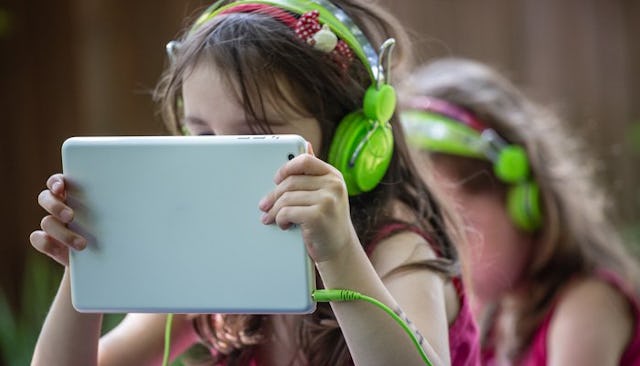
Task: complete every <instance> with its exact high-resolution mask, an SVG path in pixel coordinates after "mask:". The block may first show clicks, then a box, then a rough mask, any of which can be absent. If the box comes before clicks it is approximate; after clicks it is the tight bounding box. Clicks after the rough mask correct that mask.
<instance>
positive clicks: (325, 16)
mask: <svg viewBox="0 0 640 366" xmlns="http://www.w3.org/2000/svg"><path fill="white" fill-rule="evenodd" d="M220 3H221V1H217V2H215V3H214V4H212V5H211V6H209V8H207V10H205V11H204V13H203V14H202V15H200V17H198V19H197V20H196V21H195V23H194V25H193V27H192V31H193V30H195V29H197V28H199V27H200V26H202V25H203V24H204V23H206V22H208V21H210V20H211V19H213V18H214V17H216V16H217V15H220V14H221V13H223V12H225V11H228V10H229V9H231V8H234V7H236V6H241V5H250V4H254V5H260V4H261V5H270V6H274V7H277V8H280V9H283V10H286V11H289V12H292V13H295V14H298V15H302V14H304V13H307V12H310V11H313V10H316V11H318V13H319V14H320V22H321V23H322V24H327V25H328V26H329V28H331V30H332V31H333V32H334V33H335V34H336V35H337V36H338V38H339V39H341V40H343V41H344V42H345V43H346V44H347V45H348V46H349V48H351V50H352V51H353V53H354V54H355V55H356V56H357V57H358V59H360V61H361V62H362V63H363V64H364V65H365V67H366V68H367V71H368V72H369V75H370V76H371V79H372V80H374V81H376V82H377V83H379V82H381V81H383V80H384V78H385V77H386V75H384V69H383V67H382V62H381V61H382V57H381V56H383V55H382V51H385V50H386V49H387V48H388V47H389V46H386V47H381V54H380V55H379V54H378V53H377V52H376V50H375V48H373V46H372V45H371V42H369V40H368V39H367V37H366V36H365V34H364V32H363V31H362V30H361V29H360V28H359V27H358V26H357V25H356V23H355V22H354V21H353V20H352V19H351V18H350V17H349V16H348V15H347V13H346V12H345V11H344V10H342V9H340V8H339V7H338V6H336V5H334V4H332V3H331V2H329V1H328V0H239V1H234V2H232V3H230V4H226V5H223V6H220ZM385 43H386V42H385ZM383 46H384V45H383Z"/></svg>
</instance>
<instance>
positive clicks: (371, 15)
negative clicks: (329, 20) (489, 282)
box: [156, 0, 460, 365]
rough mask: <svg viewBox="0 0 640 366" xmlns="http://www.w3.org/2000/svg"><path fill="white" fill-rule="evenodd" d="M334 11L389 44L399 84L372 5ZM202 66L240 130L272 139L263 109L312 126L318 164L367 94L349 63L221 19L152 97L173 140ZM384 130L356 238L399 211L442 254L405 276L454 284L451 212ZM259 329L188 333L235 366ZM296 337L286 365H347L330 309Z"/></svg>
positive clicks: (286, 36) (277, 29)
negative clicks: (381, 165) (432, 274)
mask: <svg viewBox="0 0 640 366" xmlns="http://www.w3.org/2000/svg"><path fill="white" fill-rule="evenodd" d="M333 3H334V4H335V5H337V6H339V7H341V8H342V9H343V10H344V11H345V12H347V13H348V14H349V15H350V17H352V19H353V20H354V21H355V22H356V23H357V24H358V26H359V27H361V29H362V30H363V31H364V32H365V33H366V35H367V36H368V38H369V40H370V41H371V42H372V44H373V45H380V44H381V43H382V41H383V40H385V39H387V38H389V37H393V38H395V39H396V41H397V46H396V51H395V53H394V56H395V57H394V60H395V61H396V62H395V63H394V64H393V65H391V66H392V69H393V75H394V76H395V77H396V78H397V77H398V76H400V75H401V74H402V72H401V71H402V70H407V69H408V68H407V66H403V65H406V62H405V61H406V60H408V59H410V56H409V55H410V52H409V50H410V48H409V47H408V44H407V37H406V35H405V34H404V33H403V32H402V31H401V30H400V29H401V28H400V27H399V26H398V22H397V21H396V20H395V19H393V18H392V17H391V16H389V15H388V13H386V12H385V11H384V10H383V9H381V8H379V7H378V6H377V5H375V4H372V3H371V2H367V3H366V4H365V3H363V2H360V1H357V0H353V1H342V0H341V1H333ZM201 63H206V64H209V65H213V66H215V67H216V68H217V69H219V70H224V73H223V74H224V75H226V77H227V80H226V82H227V83H228V86H230V87H231V90H234V91H235V92H236V97H237V98H238V100H239V102H240V103H241V105H243V106H244V112H245V114H246V116H247V120H248V121H256V122H253V123H252V125H250V128H251V129H252V131H253V132H254V133H271V132H270V131H271V129H270V127H269V123H268V121H267V120H266V119H265V105H266V104H267V103H273V104H275V105H276V106H283V107H284V106H286V107H287V108H291V109H293V110H295V111H297V112H298V113H300V114H301V115H304V116H309V117H313V118H314V119H315V120H317V121H318V122H319V124H320V128H321V131H322V151H319V152H317V153H318V156H319V157H321V158H322V159H323V160H326V157H327V154H328V147H329V145H330V141H331V140H332V138H333V136H334V133H335V131H336V128H337V124H338V122H339V121H340V120H341V118H342V117H343V116H345V115H347V114H348V113H349V112H352V111H355V110H357V109H359V108H360V106H361V105H362V100H363V96H364V92H365V90H366V88H367V87H368V86H369V85H370V84H371V82H372V81H371V78H370V76H369V74H368V71H367V69H366V68H365V66H364V65H363V64H362V62H360V60H357V59H356V60H354V61H353V62H352V63H351V65H350V66H349V68H348V69H347V70H346V71H345V70H344V69H342V68H340V67H339V66H338V65H337V64H336V63H335V62H333V61H332V59H331V58H329V57H327V56H326V54H323V53H322V52H320V51H317V50H315V49H313V48H312V47H310V46H309V45H307V44H305V43H303V42H301V41H300V40H299V39H298V38H297V37H296V35H295V33H294V32H293V31H292V30H291V29H290V28H288V27H287V26H285V25H284V24H282V23H281V22H279V21H277V20H275V19H273V18H271V17H269V16H266V15H263V14H256V13H243V14H236V13H234V14H226V15H224V16H220V17H216V18H214V19H212V20H211V21H209V22H207V23H205V24H203V25H202V26H200V27H199V28H198V29H197V30H195V31H191V30H190V27H188V28H187V29H186V31H185V32H184V34H183V35H182V36H181V37H180V46H179V48H178V49H177V52H176V54H175V58H174V59H173V62H171V63H170V64H169V65H168V67H167V69H166V71H165V73H164V75H163V77H162V79H161V81H160V83H159V85H158V87H157V89H156V99H157V100H158V101H159V102H160V103H161V107H162V114H163V118H164V120H165V122H166V124H167V127H168V128H169V129H170V130H171V131H172V132H173V133H176V134H178V133H179V131H180V128H181V118H182V109H181V100H182V95H181V89H182V82H183V80H184V79H185V77H186V76H187V75H188V74H189V72H191V71H192V70H193V69H194V68H195V67H196V66H198V65H200V64H201ZM283 83H285V87H284V88H283ZM212 87H216V86H215V85H212ZM214 102H215V101H212V103H214ZM391 124H392V126H393V133H394V138H395V146H394V153H393V157H392V160H391V164H390V167H389V169H388V171H387V173H386V175H385V176H384V178H383V180H382V182H381V183H380V184H379V185H378V186H377V187H376V188H375V189H374V190H372V191H370V192H368V193H364V194H361V195H358V196H355V197H350V199H349V203H350V209H351V219H352V222H353V225H354V227H355V229H356V232H357V234H358V237H359V239H360V241H361V243H363V244H364V245H365V246H366V245H367V244H368V243H369V242H370V241H371V240H372V238H373V237H374V236H375V235H376V234H377V230H378V229H379V228H380V227H381V226H382V225H384V224H385V223H389V222H394V221H398V217H396V215H395V214H394V213H395V212H397V211H396V210H395V209H396V208H397V207H398V206H400V207H402V208H404V212H411V213H412V218H410V219H406V218H402V220H403V221H405V222H408V223H409V224H412V225H417V226H419V227H420V228H421V229H422V230H424V232H426V233H428V234H429V235H430V236H431V237H432V240H431V242H432V243H431V244H432V245H433V246H434V249H435V250H436V251H437V252H439V253H440V254H441V257H439V258H438V259H435V260H431V261H427V262H424V263H412V264H411V266H412V267H411V268H414V267H415V266H419V267H421V268H428V269H430V270H435V271H439V272H442V273H445V274H446V275H454V274H457V271H458V266H457V254H456V251H455V249H454V246H453V245H452V241H453V240H457V239H456V237H457V235H460V234H459V232H457V231H456V230H455V225H454V224H452V223H454V222H455V221H456V220H455V217H454V215H453V214H452V212H453V211H452V210H450V209H448V208H446V207H444V206H442V203H441V202H440V200H439V199H438V196H437V195H436V194H434V193H433V192H431V191H430V190H429V189H428V188H427V186H426V185H425V183H424V181H423V180H421V178H420V177H419V175H418V173H417V171H416V169H415V167H414V165H413V163H412V160H411V159H410V157H409V152H408V149H407V147H406V145H405V140H404V136H403V132H402V129H401V126H400V124H399V123H398V121H397V119H396V117H395V116H394V117H393V118H392V120H391ZM212 265H215V264H212ZM266 319H267V318H266V316H264V315H231V314H224V315H223V314H203V315H200V316H197V317H196V318H195V320H194V326H195V327H196V330H197V332H198V334H200V336H201V338H202V341H203V342H204V343H205V344H206V345H208V346H209V347H210V348H211V349H213V350H215V352H212V354H213V355H214V358H215V359H214V360H213V361H212V362H213V363H216V362H225V363H226V364H229V365H235V364H238V365H240V364H244V363H246V362H247V360H249V359H250V358H251V357H252V356H251V355H252V351H253V350H255V346H256V345H257V344H260V342H262V341H263V340H264V337H265V336H266V335H265V332H264V330H265V327H266V326H267V325H266V324H267V322H266ZM295 336H296V341H297V342H298V345H299V348H300V349H301V352H300V355H299V356H298V358H292V363H293V362H303V363H308V364H312V365H344V364H348V363H349V360H350V356H349V352H348V349H347V347H346V343H345V340H344V338H343V336H342V333H341V331H340V328H339V326H338V323H337V321H336V319H335V316H334V314H333V312H332V310H331V308H330V306H329V305H327V304H318V310H317V311H316V312H315V313H314V314H310V315H307V316H304V318H303V321H302V322H300V326H299V329H298V334H297V335H295ZM294 356H295V355H292V357H294Z"/></svg>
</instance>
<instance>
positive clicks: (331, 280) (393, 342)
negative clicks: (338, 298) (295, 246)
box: [317, 246, 446, 365]
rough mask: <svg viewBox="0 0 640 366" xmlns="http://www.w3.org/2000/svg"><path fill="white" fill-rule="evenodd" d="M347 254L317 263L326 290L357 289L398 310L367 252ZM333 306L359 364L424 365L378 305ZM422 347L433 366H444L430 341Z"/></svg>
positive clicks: (349, 251)
mask: <svg viewBox="0 0 640 366" xmlns="http://www.w3.org/2000/svg"><path fill="white" fill-rule="evenodd" d="M346 251H347V253H345V254H346V255H344V256H341V257H340V258H339V259H337V260H335V261H330V262H329V261H328V262H322V263H318V264H317V267H318V270H319V272H320V275H321V277H322V281H323V283H324V286H325V288H327V289H331V288H336V289H337V288H341V289H349V290H354V291H357V292H360V293H361V294H364V295H367V296H370V297H373V298H375V299H377V300H379V301H381V302H382V303H384V304H386V305H387V306H389V307H391V308H392V309H394V310H395V309H399V306H398V304H397V302H396V301H395V299H394V298H393V297H392V296H391V294H390V293H389V291H388V290H387V288H386V287H385V286H384V284H383V282H382V280H381V279H380V278H379V277H378V275H377V273H376V271H375V269H374V268H373V266H372V265H371V263H370V261H369V260H368V258H367V256H366V254H365V252H364V250H362V248H360V247H356V246H350V249H347V250H346ZM331 307H332V308H333V311H334V313H335V315H336V318H337V319H338V322H339V324H340V328H341V329H342V333H343V334H344V337H345V339H346V341H347V345H348V347H349V351H350V353H351V356H352V358H353V361H354V363H355V364H356V365H424V361H423V360H422V358H421V356H420V354H419V352H418V351H417V349H416V347H415V345H414V344H413V342H412V341H411V339H410V338H409V336H408V335H407V334H406V333H405V331H404V330H403V329H402V328H401V326H400V325H399V324H398V323H396V321H395V320H393V319H392V318H391V317H390V316H389V315H388V314H386V313H385V312H383V311H382V310H381V309H379V308H378V307H376V306H375V305H373V304H371V303H368V302H365V301H357V300H356V301H349V302H331ZM425 311H428V309H425ZM423 348H424V350H425V351H426V354H427V356H428V357H429V359H430V361H431V362H432V363H433V365H442V364H443V362H442V361H441V360H442V359H443V358H442V357H440V356H439V355H438V354H437V352H436V351H435V350H434V349H433V347H432V346H431V345H430V344H429V342H428V340H425V341H424V342H423ZM445 359H446V358H445Z"/></svg>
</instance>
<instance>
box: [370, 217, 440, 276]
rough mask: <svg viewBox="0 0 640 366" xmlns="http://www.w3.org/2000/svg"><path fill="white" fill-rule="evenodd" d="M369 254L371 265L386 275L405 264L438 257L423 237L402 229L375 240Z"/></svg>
mask: <svg viewBox="0 0 640 366" xmlns="http://www.w3.org/2000/svg"><path fill="white" fill-rule="evenodd" d="M372 244H373V245H374V247H373V248H371V251H370V252H369V258H370V260H371V263H372V264H373V265H374V267H376V269H377V270H378V272H380V273H386V272H389V271H392V270H393V269H395V268H397V267H400V266H402V265H404V264H407V263H413V262H419V261H425V260H431V259H435V258H437V257H438V254H437V253H436V251H435V250H434V249H433V248H432V246H431V244H430V243H429V242H428V241H427V238H426V237H425V235H423V234H421V233H420V232H418V231H416V230H410V229H409V228H404V229H401V230H397V231H394V232H393V233H390V235H387V236H385V237H384V238H381V239H380V240H377V241H376V242H375V243H372Z"/></svg>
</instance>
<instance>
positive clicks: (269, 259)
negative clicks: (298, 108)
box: [62, 135, 315, 314]
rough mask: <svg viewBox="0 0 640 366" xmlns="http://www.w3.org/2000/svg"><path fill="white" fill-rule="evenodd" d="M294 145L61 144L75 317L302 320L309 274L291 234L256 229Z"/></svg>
mask: <svg viewBox="0 0 640 366" xmlns="http://www.w3.org/2000/svg"><path fill="white" fill-rule="evenodd" d="M305 151H306V142H305V140H304V139H303V138H302V137H300V136H297V135H273V136H272V135H268V136H188V137H177V136H162V137H160V136H157V137H151V136H145V137H72V138H70V139H68V140H66V141H65V142H64V144H63V146H62V164H63V173H64V177H65V181H66V183H67V185H68V186H67V189H68V191H67V193H68V204H69V205H70V206H71V207H72V208H73V209H74V211H75V218H74V221H73V223H72V224H71V227H72V229H73V230H76V231H77V232H79V233H80V234H81V235H83V236H84V237H86V238H87V239H88V241H89V242H88V246H87V248H86V249H85V250H82V251H79V252H76V251H72V253H71V255H70V269H71V291H72V301H73V305H74V307H75V308H76V309H77V310H79V311H83V312H175V313H208V312H217V313H265V314H266V313H308V312H312V311H313V310H314V309H315V303H314V302H313V301H312V299H311V292H312V291H313V290H314V288H315V274H314V273H315V271H314V267H313V264H312V262H311V260H310V259H309V257H308V255H307V252H306V250H305V246H304V243H303V240H302V235H301V233H300V230H299V229H298V228H296V227H293V228H291V229H289V230H281V229H280V228H278V226H277V225H264V224H262V223H261V221H260V217H261V215H262V212H261V211H260V210H259V209H258V203H259V201H260V199H261V198H262V197H264V196H265V195H266V194H267V193H268V192H270V191H271V190H272V189H273V188H274V187H275V184H274V182H273V178H274V175H275V173H276V171H277V170H278V169H279V168H280V167H281V166H282V165H283V164H285V163H286V162H287V161H288V160H289V159H292V158H293V157H294V156H296V155H298V154H301V153H304V152H305Z"/></svg>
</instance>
